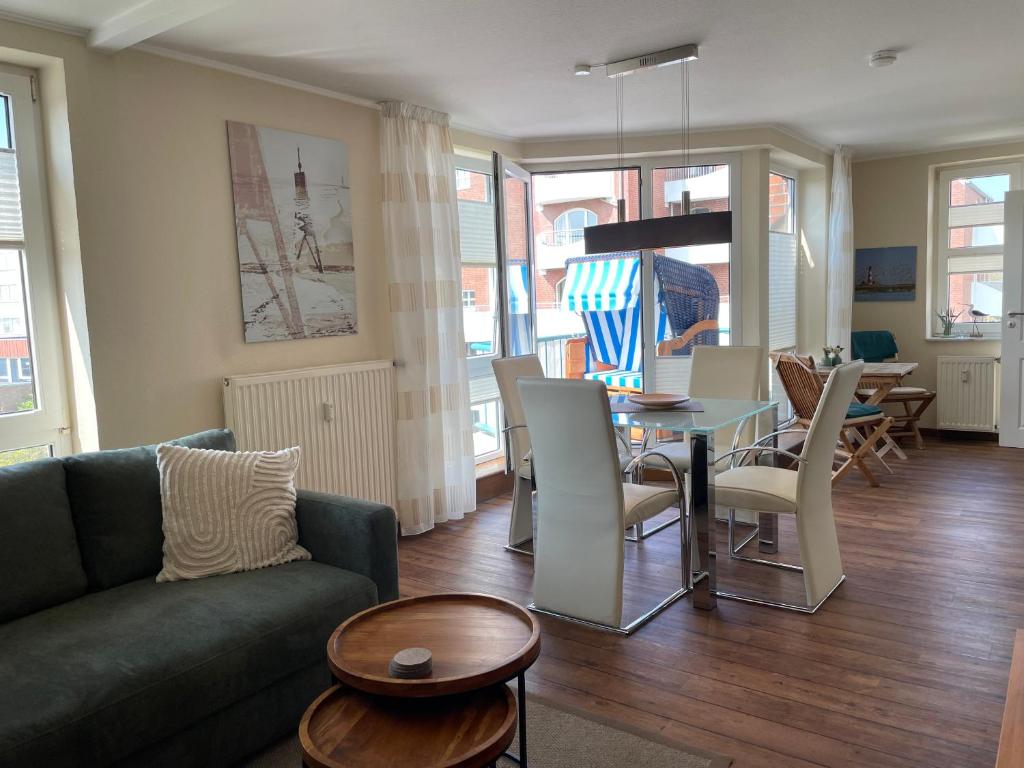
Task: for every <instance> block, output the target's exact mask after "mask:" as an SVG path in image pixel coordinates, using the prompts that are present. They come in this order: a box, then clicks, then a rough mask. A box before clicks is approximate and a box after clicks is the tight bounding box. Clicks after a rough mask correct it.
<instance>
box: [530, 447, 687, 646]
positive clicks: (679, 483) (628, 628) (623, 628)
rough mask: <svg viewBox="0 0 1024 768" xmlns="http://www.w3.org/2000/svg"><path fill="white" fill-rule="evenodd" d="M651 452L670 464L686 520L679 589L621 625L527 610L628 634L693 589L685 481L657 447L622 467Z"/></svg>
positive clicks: (638, 463) (638, 461) (682, 532)
mask: <svg viewBox="0 0 1024 768" xmlns="http://www.w3.org/2000/svg"><path fill="white" fill-rule="evenodd" d="M616 432H617V430H616ZM652 455H657V456H661V458H663V459H664V460H665V461H666V463H668V464H669V466H671V467H672V469H671V470H670V472H671V473H672V479H673V480H674V481H675V484H676V498H677V502H678V504H679V510H680V519H682V518H684V517H685V519H686V523H687V524H685V525H681V526H680V531H679V544H680V549H681V550H682V551H681V553H680V559H681V563H680V565H681V568H682V586H681V587H680V588H679V589H677V590H676V591H674V592H673V593H672V594H670V595H668V596H667V597H665V598H664V599H663V600H662V601H661V602H659V603H658V604H657V605H655V606H654V607H653V608H651V609H650V610H648V611H645V612H644V613H642V614H640V615H639V616H638V617H637V618H635V619H633V620H632V621H631V622H629V623H628V624H624V625H620V626H614V625H611V624H601V623H599V622H595V621H588V620H586V619H579V618H576V617H575V616H569V615H567V614H564V613H559V612H558V611H550V610H546V609H544V608H538V607H537V606H536V604H534V603H530V604H529V605H527V606H526V607H527V609H529V610H530V611H533V612H534V613H540V614H543V615H545V616H554V617H555V618H558V619H564V620H566V621H571V622H573V623H574V624H581V625H583V626H586V627H591V628H593V629H602V630H604V631H606V632H614V633H616V634H619V635H626V636H628V635H631V634H633V633H634V632H636V631H637V630H638V629H640V628H641V627H642V626H644V625H645V624H646V623H647V622H649V621H650V620H651V619H653V618H654V617H655V616H657V615H658V614H659V613H661V612H662V611H664V610H665V609H666V608H668V607H669V606H670V605H672V604H673V603H675V602H676V601H678V600H679V599H680V598H682V597H685V596H686V595H688V594H689V593H690V592H692V591H693V584H694V578H693V562H692V556H691V555H692V552H691V546H692V545H691V534H690V526H689V517H688V516H687V515H686V512H685V511H684V510H685V509H686V507H685V505H684V499H685V492H684V489H685V487H686V486H685V484H684V482H683V479H682V478H681V477H680V475H679V472H678V471H677V470H676V468H675V466H674V465H672V462H671V461H669V460H668V457H666V456H664V455H663V454H661V453H659V452H658V451H657V450H650V451H645V452H643V453H641V454H640V455H639V456H636V457H635V458H634V459H633V460H632V461H630V463H629V464H628V465H627V466H626V468H625V470H623V474H631V473H632V472H634V471H635V470H637V469H638V468H639V467H641V466H642V464H643V459H644V458H646V457H649V456H652ZM659 530H660V528H659Z"/></svg>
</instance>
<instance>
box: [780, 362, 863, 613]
mask: <svg viewBox="0 0 1024 768" xmlns="http://www.w3.org/2000/svg"><path fill="white" fill-rule="evenodd" d="M863 370H864V363H862V362H860V361H857V362H853V363H846V364H845V365H839V366H836V368H835V370H833V371H832V373H831V374H830V375H829V377H828V381H827V382H826V383H825V386H824V388H823V390H822V394H821V399H820V402H819V403H818V407H817V409H816V411H815V413H814V417H813V418H812V419H811V424H810V426H809V427H808V429H807V439H806V440H805V441H804V448H803V451H802V452H801V456H802V457H803V458H804V459H805V461H804V462H803V463H801V464H800V468H799V469H798V470H797V472H798V477H797V490H796V501H797V514H796V524H797V529H798V532H799V539H800V557H801V560H802V561H803V565H804V586H805V589H806V592H807V602H808V603H809V604H812V605H813V604H816V603H817V602H819V601H820V600H822V599H823V598H824V597H825V596H826V595H827V594H828V593H829V591H830V590H831V589H832V588H833V587H834V586H835V585H836V583H837V582H838V579H839V578H840V577H841V576H842V572H843V566H842V561H841V559H840V556H839V540H838V538H837V536H836V526H835V519H834V517H833V514H832V466H833V462H834V460H835V450H836V440H837V439H838V437H839V431H840V430H841V429H842V426H843V422H844V421H845V420H846V409H847V408H848V407H849V405H850V401H851V400H852V399H853V393H854V392H855V391H856V389H857V383H858V382H859V381H860V375H861V373H862V372H863Z"/></svg>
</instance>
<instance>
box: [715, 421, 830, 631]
mask: <svg viewBox="0 0 1024 768" xmlns="http://www.w3.org/2000/svg"><path fill="white" fill-rule="evenodd" d="M788 432H794V433H796V432H806V430H803V429H780V430H777V431H775V432H772V433H771V434H768V435H765V436H764V437H762V438H761V439H760V440H757V441H756V442H754V443H752V444H751V445H748V446H747V447H745V448H737V449H735V450H732V451H729V452H728V453H726V454H723V455H722V456H720V457H719V458H718V459H716V460H715V461H716V463H717V462H718V461H719V460H721V459H725V458H728V457H730V456H733V455H738V454H750V453H762V452H763V453H772V454H775V455H781V456H786V457H787V458H789V459H792V460H793V461H795V462H797V463H798V464H806V463H807V459H805V458H804V457H802V456H797V455H796V454H795V453H793V452H791V451H787V450H785V449H783V448H778V447H775V446H768V445H760V443H762V442H764V441H766V440H776V439H778V436H779V435H782V434H786V433H788ZM736 466H742V462H741V463H740V464H739V465H736ZM735 522H736V510H735V509H730V510H729V557H730V558H731V559H733V560H741V561H743V562H746V563H754V564H756V565H766V566H769V567H771V568H778V569H780V570H784V571H791V572H795V573H803V572H804V568H803V566H802V565H794V564H793V563H784V562H779V561H777V560H766V559H765V558H762V557H749V556H747V555H741V554H740V552H741V551H742V549H743V548H744V547H745V546H746V545H747V544H749V543H750V542H751V541H752V540H753V538H754V536H756V535H757V534H758V533H759V532H760V531H759V530H755V531H754V533H753V534H751V535H750V536H748V537H747V538H746V539H744V540H743V541H742V542H741V543H740V544H739V545H734V538H735V534H734V531H733V529H734V526H735ZM845 580H846V574H843V575H841V576H840V577H839V580H838V581H836V583H835V584H833V585H832V588H831V589H829V591H828V592H827V593H826V594H825V596H824V597H822V598H821V600H819V601H818V602H817V603H816V604H815V605H808V604H800V603H787V602H785V601H781V600H768V599H767V598H762V597H754V596H752V595H744V594H741V593H738V592H722V591H719V592H718V597H721V598H724V599H726V600H735V601H737V602H741V603H751V604H753V605H764V606H768V607H770V608H782V609H784V610H787V611H796V612H798V613H808V614H811V613H815V612H816V611H817V610H818V609H819V608H821V606H822V605H823V604H824V603H825V601H826V600H828V599H829V597H831V596H832V593H833V592H835V591H836V590H837V589H838V588H839V585H840V584H842V583H843V582H844V581H845Z"/></svg>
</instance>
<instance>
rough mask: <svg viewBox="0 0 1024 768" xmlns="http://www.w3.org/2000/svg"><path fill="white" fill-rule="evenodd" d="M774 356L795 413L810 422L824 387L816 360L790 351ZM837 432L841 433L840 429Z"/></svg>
mask: <svg viewBox="0 0 1024 768" xmlns="http://www.w3.org/2000/svg"><path fill="white" fill-rule="evenodd" d="M772 357H773V359H774V360H775V371H776V373H778V375H779V381H781V382H782V387H783V389H785V390H786V397H788V398H789V401H790V403H792V404H793V413H794V414H796V417H797V419H799V420H800V421H801V422H803V423H805V424H806V423H809V422H810V421H811V420H812V419H813V418H814V414H815V412H816V411H817V410H818V403H819V401H820V400H821V393H822V390H823V389H824V384H822V381H821V377H819V376H818V374H817V372H816V371H815V370H814V361H813V360H812V359H811V358H805V357H800V356H799V355H793V354H789V353H783V354H779V355H773V356H772ZM847 405H849V403H847ZM836 434H837V435H838V434H839V432H838V429H837V431H836Z"/></svg>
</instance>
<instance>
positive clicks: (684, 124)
mask: <svg viewBox="0 0 1024 768" xmlns="http://www.w3.org/2000/svg"><path fill="white" fill-rule="evenodd" d="M696 59H697V46H696V45H692V44H691V45H682V46H679V47H678V48H670V49H669V50H666V51H659V52H657V53H649V54H645V55H643V56H636V57H634V58H632V59H626V60H624V61H618V62H614V63H611V64H606V65H605V70H606V72H607V73H608V77H611V78H615V108H616V109H615V119H616V126H615V128H616V131H615V141H616V150H617V154H618V160H619V179H620V181H619V190H620V191H619V200H618V208H619V216H618V219H619V220H618V221H617V222H616V223H613V224H598V225H596V226H592V227H584V229H583V252H584V253H586V254H587V255H595V254H604V253H615V252H617V251H640V250H649V249H654V248H677V247H686V246H690V245H712V244H718V243H731V242H732V212H731V211H716V212H712V213H698V214H693V213H691V212H690V211H691V208H690V192H689V190H687V189H685V187H686V186H687V179H689V178H690V174H689V167H690V71H689V68H688V62H690V61H695V60H696ZM670 64H678V65H679V90H680V108H681V109H680V126H679V154H680V165H681V166H682V167H681V168H680V177H681V180H682V184H681V187H683V189H682V190H681V192H680V200H679V202H680V207H681V208H682V211H683V213H682V215H681V216H664V217H661V218H655V219H640V220H638V221H626V201H625V199H624V194H625V184H624V183H623V181H622V167H623V164H624V154H625V151H624V150H625V132H624V112H625V110H624V106H623V105H624V99H623V92H622V84H623V75H628V74H631V73H633V72H638V71H640V70H643V69H651V68H654V67H664V66H668V65H670Z"/></svg>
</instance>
